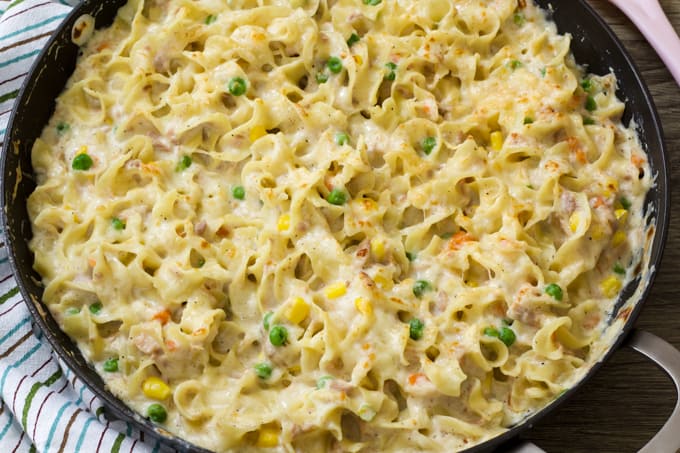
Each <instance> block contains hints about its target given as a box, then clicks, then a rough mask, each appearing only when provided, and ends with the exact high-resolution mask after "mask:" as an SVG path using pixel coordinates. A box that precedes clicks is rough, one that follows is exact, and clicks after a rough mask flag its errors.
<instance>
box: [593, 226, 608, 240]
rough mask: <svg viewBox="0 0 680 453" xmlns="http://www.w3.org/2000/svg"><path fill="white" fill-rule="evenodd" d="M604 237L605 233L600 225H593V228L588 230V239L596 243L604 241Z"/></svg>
mask: <svg viewBox="0 0 680 453" xmlns="http://www.w3.org/2000/svg"><path fill="white" fill-rule="evenodd" d="M604 236H605V231H604V228H602V225H593V227H592V228H591V230H590V237H591V238H593V239H594V240H596V241H600V240H602V239H604Z"/></svg>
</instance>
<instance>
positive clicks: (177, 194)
mask: <svg viewBox="0 0 680 453" xmlns="http://www.w3.org/2000/svg"><path fill="white" fill-rule="evenodd" d="M569 43H570V38H569V36H562V35H559V34H558V33H557V31H556V28H555V25H554V24H553V23H551V22H549V21H548V20H547V19H546V17H545V15H544V12H542V11H541V10H540V9H538V8H537V7H536V6H535V5H534V4H533V3H532V2H531V1H530V0H527V1H526V2H524V1H522V2H519V4H518V2H517V1H516V0H474V1H473V0H419V1H415V0H413V1H410V0H337V1H332V0H306V1H305V0H290V1H288V0H257V1H256V0H168V1H162V0H156V1H143V0H130V2H129V3H128V4H127V5H126V6H124V7H123V8H121V9H120V11H119V13H118V16H117V17H116V19H115V21H114V23H113V25H112V26H111V27H110V28H108V29H105V30H103V31H97V32H95V33H94V34H93V35H92V37H91V38H90V39H89V41H88V42H87V43H86V44H85V45H84V46H83V48H82V51H83V54H82V56H81V57H80V58H79V61H78V65H77V68H76V70H75V72H74V74H73V76H72V77H71V79H70V81H69V82H68V84H67V86H66V89H65V91H64V92H63V93H62V94H61V95H60V96H59V98H58V100H57V104H56V111H55V113H54V115H53V117H52V119H51V120H50V122H49V124H48V125H47V126H46V128H45V129H44V131H43V133H42V136H41V138H40V139H38V140H37V141H36V143H35V145H34V147H33V154H32V159H33V166H34V169H35V173H36V177H37V188H36V189H35V192H34V193H33V194H32V195H31V196H30V199H29V201H28V207H29V212H30V216H31V220H32V226H33V233H34V235H33V239H32V240H31V248H32V250H33V251H34V252H35V269H36V270H37V271H38V272H39V273H40V274H41V275H42V277H43V283H44V286H45V291H44V302H45V303H46V304H47V305H48V306H49V308H50V311H51V312H52V315H53V316H54V317H55V319H56V320H57V321H58V322H59V324H60V325H61V326H62V328H63V330H64V331H65V332H66V333H68V334H69V335H70V336H71V337H72V338H73V339H74V340H75V341H76V342H77V344H78V345H79V347H80V349H81V350H82V351H83V353H84V355H85V356H86V357H87V358H88V360H90V361H91V362H92V364H93V366H94V367H95V368H96V369H97V371H98V372H99V373H100V374H101V376H102V377H103V379H104V381H105V382H106V384H107V386H108V388H109V389H110V390H111V391H112V392H113V393H114V394H115V395H116V396H118V397H119V398H121V399H122V400H123V401H125V402H126V403H127V404H129V405H130V406H131V407H132V408H134V409H135V410H137V411H139V412H140V413H141V414H143V415H144V416H148V417H149V418H150V419H151V420H153V421H155V422H157V423H159V424H160V425H161V426H163V427H164V428H165V429H167V430H169V431H171V432H173V433H176V434H177V435H179V436H181V437H183V438H185V439H187V440H189V441H190V442H193V443H195V444H197V445H200V446H203V447H206V448H208V449H212V450H215V451H250V450H260V449H264V448H269V449H273V450H274V451H299V452H321V451H365V452H376V451H399V452H408V451H431V452H439V451H446V452H450V451H454V450H460V449H464V448H466V447H469V446H472V445H474V444H476V443H479V442H482V441H484V440H487V439H489V438H491V437H494V436H496V435H498V434H499V433H501V432H503V431H504V430H506V429H507V427H508V426H511V425H512V424H514V423H517V422H519V421H521V420H522V419H523V418H525V417H526V416H527V415H529V414H531V413H533V412H534V411H536V410H537V409H540V408H541V407H543V406H545V405H546V404H548V403H549V402H550V401H552V400H553V399H555V398H556V397H557V396H559V395H560V394H561V392H563V391H564V390H565V389H568V388H569V387H570V386H572V385H574V384H575V383H576V382H577V381H578V380H579V379H580V378H581V377H582V376H583V374H584V373H585V372H586V371H587V370H588V369H589V367H590V365H592V364H593V363H594V362H595V361H597V360H598V359H599V358H600V354H599V353H596V351H599V350H600V349H601V348H598V347H597V344H598V341H600V340H599V338H600V337H601V335H602V334H603V332H604V330H605V327H606V326H607V323H608V321H609V320H610V319H611V317H612V316H614V315H615V313H613V310H614V302H615V301H616V299H617V296H618V295H619V293H620V291H621V288H622V287H623V285H625V283H626V282H627V281H629V280H630V279H632V278H633V277H635V270H634V269H635V266H636V265H637V263H639V262H640V259H641V254H642V249H643V247H644V240H645V234H646V231H645V228H646V226H645V221H644V218H643V214H642V213H643V204H644V197H645V194H646V193H647V191H648V189H649V188H650V186H651V185H652V183H653V179H652V175H651V172H650V170H649V166H648V163H647V157H646V155H645V154H644V153H643V151H642V150H641V148H640V145H639V143H638V141H637V138H636V134H635V131H634V130H633V128H632V127H624V126H623V125H622V124H621V122H620V117H621V115H622V112H623V109H624V104H623V103H622V102H621V101H620V100H618V99H617V98H616V95H615V89H616V80H615V78H614V76H613V75H606V76H594V75H587V74H586V73H585V72H584V71H583V70H582V69H581V68H580V67H579V66H577V65H576V63H575V62H574V60H573V57H572V56H571V54H570V51H569Z"/></svg>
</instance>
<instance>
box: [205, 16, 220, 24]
mask: <svg viewBox="0 0 680 453" xmlns="http://www.w3.org/2000/svg"><path fill="white" fill-rule="evenodd" d="M216 20H217V16H214V15H212V14H210V15H209V16H208V17H206V18H205V24H206V25H210V24H212V23H213V22H215V21H216Z"/></svg>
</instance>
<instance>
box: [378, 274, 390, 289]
mask: <svg viewBox="0 0 680 453" xmlns="http://www.w3.org/2000/svg"><path fill="white" fill-rule="evenodd" d="M373 281H374V282H375V283H377V285H378V286H380V289H382V290H384V291H389V290H391V289H392V287H393V286H394V282H393V281H392V279H391V278H387V277H385V276H384V275H382V274H375V277H373Z"/></svg>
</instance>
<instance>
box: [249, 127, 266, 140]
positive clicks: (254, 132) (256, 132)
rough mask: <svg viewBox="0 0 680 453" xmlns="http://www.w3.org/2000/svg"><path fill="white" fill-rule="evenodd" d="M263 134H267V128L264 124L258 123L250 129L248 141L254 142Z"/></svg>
mask: <svg viewBox="0 0 680 453" xmlns="http://www.w3.org/2000/svg"><path fill="white" fill-rule="evenodd" d="M265 135H267V129H265V128H264V126H262V125H258V126H255V127H253V128H252V129H251V130H250V143H254V142H256V141H257V139H258V138H261V137H264V136H265Z"/></svg>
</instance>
